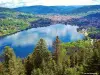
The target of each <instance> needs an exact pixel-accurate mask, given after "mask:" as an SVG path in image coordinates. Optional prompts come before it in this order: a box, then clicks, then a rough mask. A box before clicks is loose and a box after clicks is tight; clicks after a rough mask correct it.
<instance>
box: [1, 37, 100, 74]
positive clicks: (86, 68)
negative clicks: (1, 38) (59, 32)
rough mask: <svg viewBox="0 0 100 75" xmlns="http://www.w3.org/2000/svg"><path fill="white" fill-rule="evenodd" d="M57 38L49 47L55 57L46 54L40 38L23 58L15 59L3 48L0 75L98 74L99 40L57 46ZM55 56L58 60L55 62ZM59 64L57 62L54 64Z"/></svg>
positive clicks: (58, 43) (44, 44)
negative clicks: (52, 47)
mask: <svg viewBox="0 0 100 75" xmlns="http://www.w3.org/2000/svg"><path fill="white" fill-rule="evenodd" d="M59 41H60V40H59V37H57V38H56V41H54V42H55V44H53V46H54V49H55V51H56V52H57V50H58V51H59V52H60V53H58V56H56V55H57V53H56V55H55V54H54V53H55V52H54V53H53V54H52V55H51V52H49V50H48V48H47V45H46V43H45V41H44V40H43V39H40V40H39V42H38V43H37V45H36V47H35V49H34V51H33V53H32V54H30V55H29V56H28V57H27V58H25V59H23V62H22V59H20V58H16V56H15V54H14V51H13V49H12V48H10V47H8V46H7V47H5V50H4V62H1V63H0V75H82V74H84V73H98V74H100V68H99V67H100V40H96V41H95V42H93V43H92V44H91V41H90V40H81V41H76V42H69V43H62V44H61V43H60V42H59ZM54 56H56V57H57V58H58V59H59V60H55V59H54ZM58 61H59V63H58Z"/></svg>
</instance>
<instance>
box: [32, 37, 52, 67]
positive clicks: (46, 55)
mask: <svg viewBox="0 0 100 75" xmlns="http://www.w3.org/2000/svg"><path fill="white" fill-rule="evenodd" d="M50 58H51V53H50V52H49V50H48V48H47V45H46V42H45V41H44V40H43V39H40V40H39V42H38V44H37V45H36V47H35V49H34V52H33V54H32V59H33V63H34V66H35V67H36V68H39V67H40V65H41V63H42V61H43V60H44V62H48V61H49V60H50Z"/></svg>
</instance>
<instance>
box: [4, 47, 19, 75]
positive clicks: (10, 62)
mask: <svg viewBox="0 0 100 75" xmlns="http://www.w3.org/2000/svg"><path fill="white" fill-rule="evenodd" d="M4 69H5V70H4V75H18V72H17V62H16V56H15V53H14V51H13V49H12V48H10V47H8V46H6V47H5V49H4Z"/></svg>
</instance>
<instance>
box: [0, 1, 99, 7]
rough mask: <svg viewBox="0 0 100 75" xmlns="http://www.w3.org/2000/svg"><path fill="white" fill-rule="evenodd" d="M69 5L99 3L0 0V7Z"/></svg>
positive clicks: (97, 3) (92, 3) (95, 2)
mask: <svg viewBox="0 0 100 75" xmlns="http://www.w3.org/2000/svg"><path fill="white" fill-rule="evenodd" d="M33 5H45V6H58V5H60V6H62V5H64V6H71V5H100V0H0V7H8V8H16V7H22V6H33Z"/></svg>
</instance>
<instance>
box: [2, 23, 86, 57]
mask: <svg viewBox="0 0 100 75" xmlns="http://www.w3.org/2000/svg"><path fill="white" fill-rule="evenodd" d="M77 28H78V26H72V25H64V24H55V25H51V26H48V27H39V28H32V29H29V30H26V31H22V32H18V33H16V34H13V35H9V36H6V37H4V38H2V39H0V53H2V52H3V49H4V47H5V46H10V47H12V48H13V49H14V52H15V53H16V55H17V56H19V57H22V58H23V57H26V56H27V55H28V54H29V53H31V52H32V51H33V50H34V47H35V45H36V44H37V42H38V41H39V39H40V38H43V39H45V41H46V43H47V46H48V48H49V49H51V47H52V41H53V40H54V39H55V38H56V36H59V38H60V40H61V41H62V42H72V41H77V40H82V39H83V38H84V35H83V34H81V33H79V32H77Z"/></svg>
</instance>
